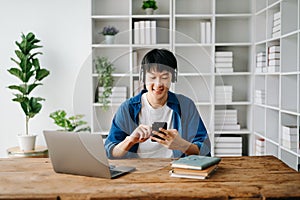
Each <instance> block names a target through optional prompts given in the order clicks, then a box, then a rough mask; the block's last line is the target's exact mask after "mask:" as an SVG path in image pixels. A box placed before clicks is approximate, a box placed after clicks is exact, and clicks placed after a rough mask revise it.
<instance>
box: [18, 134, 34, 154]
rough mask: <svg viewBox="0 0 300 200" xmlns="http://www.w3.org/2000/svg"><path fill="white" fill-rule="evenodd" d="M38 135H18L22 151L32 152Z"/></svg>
mask: <svg viewBox="0 0 300 200" xmlns="http://www.w3.org/2000/svg"><path fill="white" fill-rule="evenodd" d="M35 141H36V135H18V142H19V147H20V150H21V151H32V150H34V149H35Z"/></svg>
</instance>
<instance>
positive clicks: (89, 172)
mask: <svg viewBox="0 0 300 200" xmlns="http://www.w3.org/2000/svg"><path fill="white" fill-rule="evenodd" d="M44 136H45V139H46V143H47V146H48V151H49V156H50V159H51V163H52V166H53V169H54V171H55V172H57V173H66V174H75V175H82V176H92V177H100V178H116V177H118V176H121V175H123V174H126V173H128V172H131V171H133V170H135V168H134V167H127V166H110V165H109V163H108V159H107V156H106V152H105V149H104V145H103V140H102V136H101V135H99V134H91V133H73V132H63V131H44Z"/></svg>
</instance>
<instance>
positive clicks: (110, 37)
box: [105, 35, 115, 44]
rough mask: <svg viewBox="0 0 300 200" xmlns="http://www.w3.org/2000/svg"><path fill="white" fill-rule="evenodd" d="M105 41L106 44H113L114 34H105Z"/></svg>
mask: <svg viewBox="0 0 300 200" xmlns="http://www.w3.org/2000/svg"><path fill="white" fill-rule="evenodd" d="M105 43H106V44H114V43H115V36H114V35H106V36H105Z"/></svg>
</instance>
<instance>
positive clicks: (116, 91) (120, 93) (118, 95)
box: [98, 87, 127, 104]
mask: <svg viewBox="0 0 300 200" xmlns="http://www.w3.org/2000/svg"><path fill="white" fill-rule="evenodd" d="M98 91H99V92H98V95H99V98H100V97H101V96H102V93H103V91H104V88H103V87H99V88H98ZM126 99H127V87H113V88H112V94H111V95H110V98H109V101H110V102H111V103H117V104H118V103H123V102H124V101H125V100H126Z"/></svg>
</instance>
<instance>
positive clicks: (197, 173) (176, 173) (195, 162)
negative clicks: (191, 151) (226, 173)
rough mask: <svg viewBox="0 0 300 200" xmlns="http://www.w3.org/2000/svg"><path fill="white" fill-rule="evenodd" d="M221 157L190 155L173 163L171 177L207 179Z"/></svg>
mask: <svg viewBox="0 0 300 200" xmlns="http://www.w3.org/2000/svg"><path fill="white" fill-rule="evenodd" d="M220 161H221V158H218V157H207V156H199V155H190V156H187V157H183V158H180V159H178V160H174V161H173V162H172V163H171V167H172V170H171V171H170V176H171V177H177V178H193V179H206V178H208V177H209V176H211V175H212V173H213V172H215V171H216V169H217V167H218V164H219V162H220Z"/></svg>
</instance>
